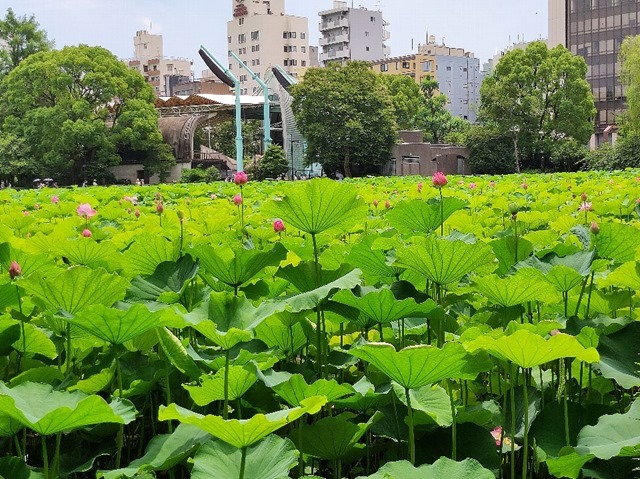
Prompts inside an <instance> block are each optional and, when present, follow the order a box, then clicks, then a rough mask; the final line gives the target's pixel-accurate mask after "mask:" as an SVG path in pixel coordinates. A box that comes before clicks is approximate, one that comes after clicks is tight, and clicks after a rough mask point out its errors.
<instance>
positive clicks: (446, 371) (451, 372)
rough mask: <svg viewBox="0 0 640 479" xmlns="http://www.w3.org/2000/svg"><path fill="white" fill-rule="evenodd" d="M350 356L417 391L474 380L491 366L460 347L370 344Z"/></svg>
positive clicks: (447, 345) (448, 345) (356, 348)
mask: <svg viewBox="0 0 640 479" xmlns="http://www.w3.org/2000/svg"><path fill="white" fill-rule="evenodd" d="M349 353H350V354H352V355H353V356H355V357H357V358H360V359H363V360H364V361H367V362H368V363H370V364H373V365H374V366H375V367H376V368H378V369H379V370H380V371H382V372H383V373H384V374H385V375H386V376H387V377H389V378H390V379H393V380H394V381H395V382H397V383H398V384H400V385H401V386H402V387H404V388H406V389H416V388H420V387H422V386H426V385H427V384H433V383H436V382H438V381H442V380H443V379H451V378H455V379H470V380H472V379H475V378H476V376H477V375H478V373H480V372H481V371H488V370H489V369H490V368H491V364H490V363H488V361H486V360H482V358H481V357H474V356H472V355H471V354H469V353H467V351H466V350H465V348H464V347H463V346H462V345H461V344H459V343H446V344H445V345H444V347H443V348H442V349H439V348H437V347H435V346H426V345H419V346H409V347H406V348H404V349H402V350H400V351H396V349H395V348H394V347H393V346H392V345H391V344H388V343H367V344H363V345H360V346H357V347H352V348H351V349H350V350H349Z"/></svg>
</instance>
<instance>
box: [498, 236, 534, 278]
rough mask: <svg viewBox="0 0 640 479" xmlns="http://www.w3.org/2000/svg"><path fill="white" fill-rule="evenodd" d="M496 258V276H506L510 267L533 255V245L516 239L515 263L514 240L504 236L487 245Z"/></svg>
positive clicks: (511, 237)
mask: <svg viewBox="0 0 640 479" xmlns="http://www.w3.org/2000/svg"><path fill="white" fill-rule="evenodd" d="M489 245H490V246H491V248H492V249H493V252H494V254H495V255H496V258H498V269H497V271H496V273H497V274H499V275H503V274H506V273H507V272H508V271H509V270H510V269H511V267H512V266H513V265H514V264H516V263H518V262H520V261H523V260H525V259H526V258H528V257H529V256H531V253H533V245H532V244H531V242H530V241H527V240H526V239H524V238H521V237H520V238H518V239H517V246H518V261H516V238H515V237H513V236H505V237H504V238H500V239H496V240H493V241H491V242H490V243H489Z"/></svg>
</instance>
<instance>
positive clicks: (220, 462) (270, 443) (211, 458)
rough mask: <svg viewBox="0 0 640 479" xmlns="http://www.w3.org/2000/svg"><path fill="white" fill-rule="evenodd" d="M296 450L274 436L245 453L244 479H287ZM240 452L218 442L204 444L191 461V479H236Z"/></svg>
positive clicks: (288, 442)
mask: <svg viewBox="0 0 640 479" xmlns="http://www.w3.org/2000/svg"><path fill="white" fill-rule="evenodd" d="M299 454H300V453H299V452H298V450H297V449H296V448H295V446H294V445H293V443H292V442H291V441H290V440H289V439H283V438H281V437H278V436H276V435H272V436H268V437H266V438H265V439H264V440H263V441H260V442H259V443H258V444H255V445H253V446H251V447H249V448H248V449H247V456H246V463H245V469H244V476H243V477H244V479H287V478H288V477H289V470H290V469H291V468H293V467H294V466H295V465H296V464H297V463H298V456H299ZM241 462H242V452H241V451H240V450H239V449H236V448H234V447H233V446H230V445H229V444H225V443H224V442H222V441H220V440H216V439H214V440H211V441H209V442H207V443H206V444H204V445H203V446H202V447H201V448H200V449H199V450H198V452H197V453H196V455H195V457H194V458H193V471H192V472H191V479H211V478H215V479H238V477H240V463H241Z"/></svg>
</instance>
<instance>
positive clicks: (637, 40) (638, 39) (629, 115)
mask: <svg viewBox="0 0 640 479" xmlns="http://www.w3.org/2000/svg"><path fill="white" fill-rule="evenodd" d="M620 81H621V83H622V84H623V85H624V87H625V94H626V97H627V110H626V111H625V113H624V114H623V119H622V120H623V121H622V122H621V123H622V126H623V127H622V129H621V133H622V134H623V135H624V134H625V133H626V132H627V131H629V132H631V131H638V130H640V36H634V37H627V38H625V39H624V41H623V42H622V46H621V47H620Z"/></svg>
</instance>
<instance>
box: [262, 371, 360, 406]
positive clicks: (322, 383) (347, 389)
mask: <svg viewBox="0 0 640 479" xmlns="http://www.w3.org/2000/svg"><path fill="white" fill-rule="evenodd" d="M271 389H273V391H274V392H275V393H276V394H277V395H278V396H280V397H281V398H282V399H284V400H285V401H286V402H287V403H288V404H289V405H290V406H300V405H301V404H302V401H304V400H305V399H307V398H310V397H313V396H324V397H326V398H327V402H329V403H330V402H333V401H335V400H336V399H339V398H343V397H345V396H349V395H351V394H353V393H355V390H354V389H353V387H352V386H350V385H349V384H340V383H338V382H337V381H336V380H335V379H331V380H326V379H318V380H317V381H314V382H312V383H311V384H307V382H306V381H305V380H304V377H303V376H302V375H301V374H294V375H292V376H291V377H290V378H289V379H288V380H286V381H284V382H281V383H279V384H276V385H274V386H271Z"/></svg>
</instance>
